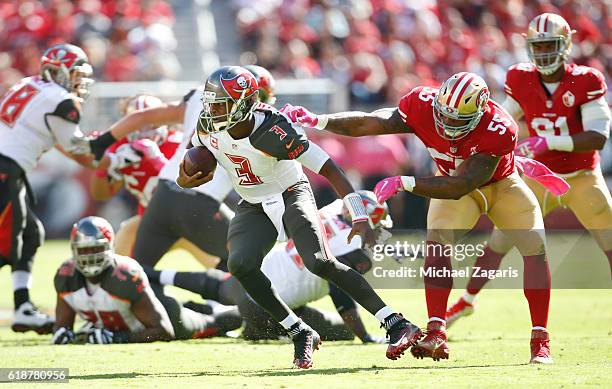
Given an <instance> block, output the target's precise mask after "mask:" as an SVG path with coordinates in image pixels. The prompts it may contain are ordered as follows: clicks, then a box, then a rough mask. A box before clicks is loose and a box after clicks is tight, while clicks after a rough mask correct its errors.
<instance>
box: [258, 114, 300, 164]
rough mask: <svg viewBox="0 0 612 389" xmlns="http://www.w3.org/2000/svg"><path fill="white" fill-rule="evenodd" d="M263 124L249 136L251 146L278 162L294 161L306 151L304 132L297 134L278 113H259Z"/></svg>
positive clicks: (290, 124) (296, 130)
mask: <svg viewBox="0 0 612 389" xmlns="http://www.w3.org/2000/svg"><path fill="white" fill-rule="evenodd" d="M260 112H262V113H263V114H264V115H265V119H264V121H263V123H261V125H260V126H259V127H258V128H257V130H255V131H254V132H253V133H252V134H251V135H250V136H249V140H250V141H251V144H252V145H253V146H254V147H255V148H257V149H258V150H260V151H263V152H264V153H266V154H268V155H271V156H273V157H275V158H277V159H279V160H287V159H296V158H297V157H299V156H300V155H302V154H303V153H304V152H306V150H308V147H309V145H310V144H309V142H308V138H307V137H306V134H305V133H304V131H303V130H302V131H300V132H298V129H299V127H298V129H296V128H295V127H294V126H293V125H292V123H290V122H289V121H288V120H287V118H286V117H285V116H283V115H282V114H281V113H279V112H278V111H276V112H274V111H260Z"/></svg>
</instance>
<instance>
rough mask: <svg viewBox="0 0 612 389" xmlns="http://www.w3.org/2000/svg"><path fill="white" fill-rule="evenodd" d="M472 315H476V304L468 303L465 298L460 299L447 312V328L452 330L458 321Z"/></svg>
mask: <svg viewBox="0 0 612 389" xmlns="http://www.w3.org/2000/svg"><path fill="white" fill-rule="evenodd" d="M472 313H474V304H470V303H468V302H467V301H465V300H464V299H463V297H461V298H459V300H458V301H457V302H456V303H455V304H453V305H452V306H451V307H450V308H448V310H447V311H446V328H450V327H451V326H452V325H453V323H455V322H456V321H457V320H458V319H460V318H462V317H465V316H470V315H471V314H472Z"/></svg>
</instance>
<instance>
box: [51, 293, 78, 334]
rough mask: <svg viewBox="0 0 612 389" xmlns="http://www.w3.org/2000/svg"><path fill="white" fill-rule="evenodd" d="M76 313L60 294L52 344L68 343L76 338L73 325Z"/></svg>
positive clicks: (56, 305)
mask: <svg viewBox="0 0 612 389" xmlns="http://www.w3.org/2000/svg"><path fill="white" fill-rule="evenodd" d="M75 316H76V313H75V312H74V310H73V309H72V308H71V307H70V305H68V303H67V302H66V301H64V299H63V298H62V297H61V296H60V295H59V294H58V295H57V303H56V304H55V324H54V325H53V336H52V337H51V343H52V344H68V343H73V342H74V340H75V335H74V332H73V331H72V327H73V326H74V318H75Z"/></svg>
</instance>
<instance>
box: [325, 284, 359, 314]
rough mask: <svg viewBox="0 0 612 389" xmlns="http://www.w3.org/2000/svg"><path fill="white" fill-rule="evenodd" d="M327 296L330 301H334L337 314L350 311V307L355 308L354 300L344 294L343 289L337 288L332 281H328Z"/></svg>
mask: <svg viewBox="0 0 612 389" xmlns="http://www.w3.org/2000/svg"><path fill="white" fill-rule="evenodd" d="M329 297H331V299H332V301H333V302H334V305H335V306H336V310H337V311H338V313H339V314H342V313H343V312H346V311H350V310H351V309H357V304H356V303H355V301H354V300H353V299H352V298H351V297H350V296H349V295H348V294H346V292H345V291H343V290H342V289H340V288H338V287H337V286H336V284H334V283H333V282H330V283H329Z"/></svg>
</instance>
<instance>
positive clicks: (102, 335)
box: [87, 328, 115, 344]
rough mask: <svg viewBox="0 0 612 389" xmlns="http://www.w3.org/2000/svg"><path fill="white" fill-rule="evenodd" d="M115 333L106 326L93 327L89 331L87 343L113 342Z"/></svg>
mask: <svg viewBox="0 0 612 389" xmlns="http://www.w3.org/2000/svg"><path fill="white" fill-rule="evenodd" d="M114 337H115V334H113V332H112V331H109V330H107V329H106V328H91V329H90V330H89V331H88V332H87V343H90V344H111V343H113V338H114Z"/></svg>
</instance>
